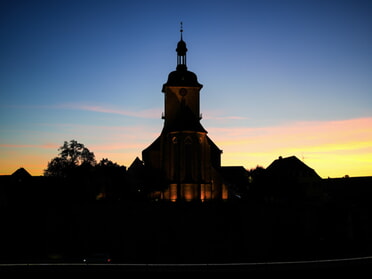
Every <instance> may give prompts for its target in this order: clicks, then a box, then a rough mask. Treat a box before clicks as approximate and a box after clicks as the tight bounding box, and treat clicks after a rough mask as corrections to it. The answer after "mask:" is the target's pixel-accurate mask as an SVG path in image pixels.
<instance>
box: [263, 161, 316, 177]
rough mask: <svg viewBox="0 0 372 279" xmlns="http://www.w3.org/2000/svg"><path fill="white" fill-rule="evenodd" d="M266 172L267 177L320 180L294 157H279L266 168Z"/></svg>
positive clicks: (313, 171)
mask: <svg viewBox="0 0 372 279" xmlns="http://www.w3.org/2000/svg"><path fill="white" fill-rule="evenodd" d="M266 171H267V172H268V174H269V175H274V176H282V177H284V176H285V177H297V178H299V177H303V178H305V177H306V178H314V179H321V177H320V176H319V175H318V174H317V173H316V172H315V170H314V169H312V168H310V167H309V166H308V165H306V164H305V163H304V162H302V161H301V160H300V159H298V158H297V157H296V156H290V157H287V158H282V157H279V159H276V160H275V161H273V162H272V163H271V164H270V165H269V166H268V167H267V168H266Z"/></svg>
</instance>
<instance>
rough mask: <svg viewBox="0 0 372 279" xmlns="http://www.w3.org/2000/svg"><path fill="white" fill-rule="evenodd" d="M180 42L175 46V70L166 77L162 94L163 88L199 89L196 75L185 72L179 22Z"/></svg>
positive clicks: (184, 46)
mask: <svg viewBox="0 0 372 279" xmlns="http://www.w3.org/2000/svg"><path fill="white" fill-rule="evenodd" d="M180 32H181V40H180V41H179V42H178V44H177V48H176V52H177V68H176V71H173V72H171V73H170V74H169V75H168V81H167V82H166V83H165V84H164V85H163V92H164V86H192V87H200V88H202V87H203V85H201V84H200V83H199V82H198V78H197V76H196V74H194V73H193V72H190V71H188V70H187V66H186V52H187V47H186V43H185V41H184V40H183V37H182V33H183V28H182V22H181V30H180Z"/></svg>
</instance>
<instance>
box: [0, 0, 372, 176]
mask: <svg viewBox="0 0 372 279" xmlns="http://www.w3.org/2000/svg"><path fill="white" fill-rule="evenodd" d="M180 21H183V26H184V40H185V41H186V43H187V47H188V50H189V51H188V56H187V57H188V59H187V63H188V68H189V70H191V71H193V72H195V73H196V74H197V75H198V78H199V82H200V83H202V84H203V85H204V87H203V89H202V93H201V112H202V113H203V120H202V124H203V126H204V127H205V128H206V129H207V130H208V131H209V133H210V137H211V138H212V139H215V142H216V144H217V145H218V146H219V147H220V148H221V149H223V150H224V155H223V156H225V158H226V159H225V161H224V157H223V162H225V163H226V164H233V165H244V166H246V167H247V168H251V167H254V166H256V165H263V166H265V167H266V166H267V165H268V164H269V163H270V162H271V161H272V160H274V159H276V157H277V156H281V155H284V156H286V155H288V156H291V155H296V156H299V157H302V158H305V159H304V160H305V162H307V163H309V164H310V166H311V167H314V168H315V169H316V170H318V168H323V169H322V170H321V174H322V175H323V176H325V175H326V174H327V169H326V167H325V166H323V165H321V164H318V163H317V162H319V161H321V160H322V159H321V158H322V157H321V154H318V153H317V154H314V153H312V152H311V151H308V150H310V149H309V148H310V145H311V144H310V143H309V145H306V146H304V147H303V148H302V151H297V153H296V154H292V153H293V152H292V150H290V148H292V147H293V144H294V143H293V142H288V146H287V147H286V139H284V138H280V136H279V135H278V134H275V133H274V132H272V131H279V130H280V129H281V127H282V129H283V131H286V129H289V130H290V131H293V129H292V127H300V128H301V127H303V126H306V125H310V124H311V125H310V126H311V129H310V128H309V129H308V132H309V133H310V132H312V133H320V132H321V131H318V130H316V127H323V126H324V125H325V123H326V124H328V125H331V124H332V123H333V124H334V123H337V124H336V126H337V127H338V124H339V123H343V122H342V121H353V120H355V121H357V120H360V119H364V120H365V119H367V120H370V119H371V118H372V89H371V88H372V86H371V85H372V79H371V76H372V51H371V49H372V36H371V35H372V2H371V1H358V0H353V1H342V0H340V1H330V0H321V1H316V0H314V1H307V0H298V1H286V0H283V1H281V0H270V1H269V0H262V1H236V0H229V1H202V0H198V1H178V2H175V1H138V0H137V1H110V0H102V1H94V0H91V1H88V0H87V1H82V0H75V1H70V0H64V1H62V0H60V1H58V0H49V1H47V0H44V1H37V0H28V1H19V0H12V1H2V2H1V3H0V23H1V24H0V39H1V42H2V43H1V45H0V50H1V51H0V55H1V56H0V58H1V61H2V62H1V64H0V95H1V100H2V101H1V103H0V131H1V132H0V157H2V158H3V160H2V161H0V173H9V172H11V171H12V170H15V169H16V168H18V167H20V166H24V167H26V169H29V170H30V172H31V173H34V174H39V173H41V172H42V170H43V169H44V168H45V167H46V165H47V162H48V161H49V160H50V159H52V158H53V157H55V156H56V155H57V153H58V152H57V148H58V146H60V145H62V144H63V141H65V140H67V141H68V140H70V139H76V140H78V141H79V142H82V143H84V144H85V145H86V146H87V147H88V148H89V149H90V150H91V151H93V152H94V153H95V154H96V157H97V159H98V160H99V159H101V158H102V157H105V158H106V157H108V158H109V159H112V160H113V161H117V162H118V163H121V164H124V165H126V166H128V165H129V164H130V163H131V161H132V160H134V158H135V156H139V157H141V151H142V150H143V149H144V148H146V147H147V146H148V145H149V144H150V143H151V142H152V141H153V140H154V139H155V138H156V136H157V135H158V134H159V133H160V131H161V128H162V125H163V122H162V120H161V119H160V116H161V113H162V112H163V102H164V100H163V97H164V96H163V94H162V93H161V87H162V84H163V83H165V82H166V79H167V76H168V74H169V72H171V71H173V70H174V69H175V67H176V52H175V48H176V44H177V42H178V40H179V28H180V24H179V23H180ZM357 122H358V121H357ZM309 123H310V124H309ZM314 123H317V124H316V125H315V124H314ZM347 123H349V122H347ZM358 123H361V122H360V121H359V122H358ZM363 123H365V122H363ZM367 123H370V122H367ZM296 125H299V126H296ZM354 126H355V127H359V126H358V125H353V124H351V125H350V127H354ZM328 127H329V126H328ZM340 127H341V126H340ZM224 129H225V130H224ZM262 129H264V130H265V129H266V130H267V131H270V133H269V132H268V137H270V140H271V141H272V142H270V141H267V142H266V145H267V146H266V147H265V148H264V147H260V146H258V145H254V144H250V142H253V141H254V139H256V138H259V137H260V136H261V134H260V133H262ZM340 129H341V128H340ZM221 130H223V131H225V132H221ZM227 130H228V131H229V132H226V131H227ZM266 130H265V131H266ZM237 131H245V132H244V133H243V134H242V133H241V132H237ZM294 131H297V130H295V129H294ZM322 131H323V135H322V137H321V138H325V139H324V144H333V145H336V144H338V135H343V136H345V131H344V130H342V131H341V130H340V131H334V133H333V134H332V135H333V136H332V139H329V138H327V137H325V136H324V130H322ZM236 135H242V138H237V136H236ZM310 135H311V134H310ZM370 135H371V133H370V128H369V129H368V127H366V128H365V129H364V130H363V133H362V134H360V131H359V130H358V132H357V133H356V134H355V133H354V134H353V136H352V138H353V140H349V141H348V140H347V139H343V138H342V137H340V140H341V141H342V142H343V143H344V142H348V144H349V146H351V145H353V144H355V141H356V140H357V138H361V137H362V138H363V142H371V141H372V138H370ZM223 136H226V137H227V136H231V137H232V138H230V139H228V138H224V137H223ZM302 136H304V137H306V138H298V141H299V142H306V140H308V137H309V134H308V133H307V134H306V135H302ZM293 137H295V136H293ZM313 137H314V136H313ZM276 138H278V140H282V141H283V142H282V144H281V147H280V148H277V147H275V148H272V147H271V146H273V144H274V145H275V144H277V142H276ZM243 139H244V144H240V143H239V140H243ZM233 140H235V141H236V142H235V144H233V143H232V142H231V141H233ZM224 143H226V145H227V148H226V147H224ZM359 143H360V142H359ZM359 143H358V144H359ZM317 144H318V146H320V145H321V144H320V143H317ZM345 144H346V143H345ZM232 145H234V148H235V149H236V148H237V150H235V149H234V150H233V149H230V146H232ZM358 146H359V145H358ZM260 148H263V149H267V153H266V154H264V152H263V151H260V152H259V153H260V154H261V157H260V155H259V154H258V153H257V152H256V150H258V149H260ZM298 148H299V149H298V150H300V149H301V147H298ZM364 148H365V147H364ZM351 149H352V148H351ZM239 150H241V151H239ZM260 150H261V149H260ZM311 150H312V149H311ZM229 151H231V153H229ZM371 151H372V146H369V143H368V144H367V149H363V150H359V152H360V154H364V157H363V159H362V161H363V169H365V170H364V172H362V173H358V172H357V171H355V172H354V173H355V174H357V173H358V174H363V175H367V174H368V175H372V173H366V170H367V169H368V168H369V167H371V168H370V169H371V170H372V159H371V160H370V159H369V158H370V152H371ZM343 152H344V151H343ZM350 152H351V151H350ZM256 153H257V154H256ZM229 154H235V155H234V156H235V157H234V156H232V155H229ZM243 154H244V158H242V156H243ZM254 154H256V155H254ZM366 154H367V155H368V157H365V156H367V155H366ZM323 155H324V154H323ZM331 155H332V154H328V153H327V154H326V155H324V160H325V161H328V162H330V161H332V160H333V161H334V160H336V159H335V158H338V157H337V156H336V157H334V156H333V157H332V156H331ZM333 155H335V154H333ZM229 156H230V157H229ZM270 158H271V159H270ZM306 158H308V159H306ZM355 158H356V157H355ZM359 158H360V157H359ZM306 160H307V161H306ZM353 164H355V162H354V161H347V160H346V161H345V165H344V166H340V169H339V173H338V172H337V171H333V172H332V174H333V175H335V176H337V175H342V174H346V173H345V172H347V171H348V169H345V168H347V166H348V165H353ZM341 168H343V169H341ZM330 172H331V171H330Z"/></svg>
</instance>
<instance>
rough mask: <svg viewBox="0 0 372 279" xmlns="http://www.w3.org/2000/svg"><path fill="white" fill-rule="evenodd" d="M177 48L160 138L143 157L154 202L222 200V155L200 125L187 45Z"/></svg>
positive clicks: (199, 86)
mask: <svg viewBox="0 0 372 279" xmlns="http://www.w3.org/2000/svg"><path fill="white" fill-rule="evenodd" d="M182 32H183V30H182V27H181V39H180V41H179V42H178V44H177V49H176V52H177V68H176V70H175V71H173V72H171V73H170V74H169V76H168V80H167V82H166V83H165V84H164V85H163V88H162V92H163V93H164V100H165V112H164V113H163V116H162V118H163V119H164V127H163V130H162V131H161V134H160V136H159V137H158V138H157V139H156V140H155V141H154V142H153V143H152V144H151V145H150V146H149V147H147V148H146V149H145V150H143V151H142V160H143V165H144V168H145V170H146V176H147V177H151V178H150V179H149V183H151V184H152V185H151V186H150V187H152V188H153V191H152V192H151V193H150V196H151V197H152V198H156V199H161V200H170V201H192V200H200V201H206V200H215V199H218V200H226V199H228V189H227V186H226V184H225V183H223V178H222V175H221V153H222V150H220V149H219V148H218V147H217V145H216V144H215V143H214V142H213V141H212V140H211V139H210V138H209V137H208V135H207V133H208V132H207V131H206V130H205V129H204V127H203V126H202V124H201V123H200V120H201V118H202V117H201V114H200V90H201V89H202V87H203V85H202V84H200V83H199V82H198V78H197V76H196V74H195V73H193V72H191V71H188V69H187V65H186V53H187V47H186V43H185V41H184V40H183V37H182Z"/></svg>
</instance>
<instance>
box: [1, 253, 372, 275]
mask: <svg viewBox="0 0 372 279" xmlns="http://www.w3.org/2000/svg"><path fill="white" fill-rule="evenodd" d="M371 271H372V257H362V258H349V259H332V260H320V261H294V262H267V263H265V262H261V263H218V264H217V263H216V264H211V263H210V264H83V263H37V264H36V263H34V264H0V274H1V273H25V272H27V273H55V272H58V273H73V274H77V273H94V274H97V273H115V274H117V273H198V274H201V273H214V272H218V273H247V274H266V275H268V274H275V275H284V274H307V275H308V274H313V275H316V274H325V273H327V274H328V272H330V273H332V274H334V275H336V274H343V275H346V274H353V275H357V274H363V275H364V276H366V275H367V274H368V275H369V274H372V272H371Z"/></svg>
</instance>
